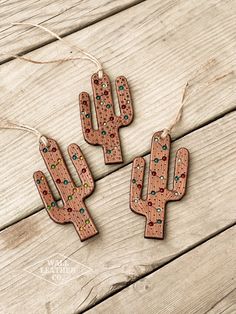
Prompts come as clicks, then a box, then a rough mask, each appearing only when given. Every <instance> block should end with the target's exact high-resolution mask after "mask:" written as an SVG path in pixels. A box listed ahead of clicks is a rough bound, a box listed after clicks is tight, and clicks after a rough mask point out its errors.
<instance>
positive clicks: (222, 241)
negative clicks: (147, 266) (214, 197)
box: [87, 227, 236, 314]
mask: <svg viewBox="0 0 236 314" xmlns="http://www.w3.org/2000/svg"><path fill="white" fill-rule="evenodd" d="M235 237H236V227H232V228H230V229H228V230H227V231H225V232H223V233H221V234H220V235H218V236H216V237H214V238H213V239H211V240H209V241H207V242H206V243H204V244H203V245H201V246H200V247H198V248H196V249H194V250H192V251H191V252H188V253H187V254H185V255H183V256H181V257H180V258H178V259H177V260H175V261H173V262H172V263H170V264H168V265H167V266H164V267H163V268H161V269H160V270H159V271H156V272H154V273H153V274H151V275H149V276H147V277H145V278H143V279H141V280H139V281H137V282H135V283H134V284H133V285H131V286H130V287H128V288H126V289H124V290H122V291H121V292H120V293H117V294H116V295H115V296H113V297H111V298H110V299H108V300H107V301H105V302H103V303H101V304H99V305H98V306H96V307H95V308H93V309H91V310H90V311H88V312H87V313H89V314H92V313H96V314H100V313H102V314H105V313H111V311H112V312H113V313H116V314H125V313H131V312H134V313H137V314H143V313H147V314H151V313H155V314H163V313H166V314H170V313H175V314H182V313H188V314H193V313H194V314H197V313H198V314H202V313H217V314H219V313H222V310H223V309H224V313H235V312H234V310H235V306H234V305H232V301H233V300H232V299H233V298H234V302H235V301H236V298H235V293H234V291H233V290H234V289H235V288H236V249H235ZM231 293H232V295H231ZM229 296H230V298H231V302H230V301H229V304H228V306H227V307H225V306H223V305H222V302H223V300H224V299H225V298H226V299H227V298H228V297H229ZM218 302H220V303H221V306H220V305H219V304H218ZM217 304H218V305H217ZM214 306H216V307H218V310H217V311H214V310H212V311H209V310H210V309H212V308H214ZM227 311H228V312H227Z"/></svg>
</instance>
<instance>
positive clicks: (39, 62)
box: [1, 23, 103, 79]
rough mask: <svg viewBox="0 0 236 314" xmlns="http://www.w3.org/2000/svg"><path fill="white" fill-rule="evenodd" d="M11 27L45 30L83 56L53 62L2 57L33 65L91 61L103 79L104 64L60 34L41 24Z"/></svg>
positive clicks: (13, 56) (17, 24)
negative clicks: (80, 60) (82, 60)
mask: <svg viewBox="0 0 236 314" xmlns="http://www.w3.org/2000/svg"><path fill="white" fill-rule="evenodd" d="M11 25H13V26H31V27H36V28H39V29H41V30H43V31H44V32H46V33H48V34H50V35H51V36H53V37H54V38H56V39H58V40H59V41H61V42H62V43H64V44H65V45H66V46H68V47H70V48H71V49H72V50H75V51H77V52H79V53H81V54H82V55H83V56H79V57H66V58H62V59H53V60H34V59H32V58H29V57H24V56H19V55H14V54H8V53H2V54H1V55H5V56H7V57H9V58H16V59H20V60H24V61H28V62H31V63H36V64H49V63H63V62H67V61H75V60H79V59H85V60H90V61H91V62H93V63H94V64H95V65H96V67H97V70H96V71H97V73H98V77H99V78H100V79H101V78H102V77H103V68H102V64H101V63H100V61H99V60H98V59H97V58H96V57H95V56H93V55H92V54H90V53H89V52H87V51H85V50H84V49H81V48H80V47H78V46H76V45H75V44H73V43H71V42H70V41H68V40H67V39H64V38H62V37H60V36H59V35H58V34H56V33H55V32H53V31H51V30H49V29H48V28H47V27H44V26H42V25H39V24H33V23H12V24H11Z"/></svg>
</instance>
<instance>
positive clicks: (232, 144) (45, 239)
mask: <svg viewBox="0 0 236 314" xmlns="http://www.w3.org/2000/svg"><path fill="white" fill-rule="evenodd" d="M235 122H236V112H234V113H231V114H228V115H226V116H225V117H223V118H222V119H219V120H217V121H216V122H214V123H211V124H210V125H208V126H206V127H204V128H201V129H199V130H197V131H194V132H192V133H191V134H189V135H187V136H185V137H183V138H181V139H180V140H177V141H176V142H174V143H173V145H172V158H173V157H174V153H175V151H176V150H177V148H179V147H181V146H184V147H187V148H188V149H189V151H190V154H191V164H190V176H189V182H188V191H187V194H186V195H185V197H184V198H183V199H182V200H181V201H180V202H172V203H170V204H169V205H168V209H167V225H166V238H165V240H163V241H158V240H150V239H149V240H148V239H144V238H143V230H144V217H142V216H139V215H135V214H134V213H133V212H131V210H130V209H129V185H130V173H131V165H128V166H126V167H124V168H122V169H120V170H119V171H116V172H114V173H112V174H110V175H108V176H106V177H105V178H103V179H101V180H99V181H98V183H97V192H96V193H95V194H94V195H92V196H91V198H89V199H88V202H87V205H88V208H90V212H91V214H92V215H93V218H94V220H95V222H96V225H97V227H98V229H99V231H100V234H99V235H98V236H97V237H95V238H93V239H91V240H89V241H86V242H83V243H81V242H80V241H79V239H78V236H77V234H76V232H75V230H74V228H73V226H72V225H71V226H70V225H68V226H63V225H58V224H55V223H54V222H52V221H51V219H49V218H48V215H47V213H46V212H45V210H42V211H40V212H38V213H35V214H34V215H32V216H30V217H28V218H26V219H23V220H21V221H20V222H18V223H16V224H14V225H12V226H10V227H8V228H6V229H5V230H3V231H2V232H1V233H0V251H1V252H4V254H1V257H0V265H1V266H0V267H1V269H0V277H1V282H0V300H1V302H2V306H4V307H6V308H8V311H9V312H10V313H16V312H17V313H32V312H33V313H46V312H49V313H63V314H66V313H74V312H76V311H81V310H83V309H86V308H87V307H88V306H90V305H93V304H95V303H96V302H97V301H99V300H101V299H102V298H104V297H106V296H108V295H110V293H112V292H114V291H116V290H117V289H119V288H121V287H124V286H126V285H127V283H129V282H131V281H133V280H136V279H137V278H139V277H140V276H144V275H145V274H147V273H148V272H150V271H152V270H154V269H156V268H157V267H158V266H160V265H163V264H164V263H166V262H167V261H169V260H170V259H172V258H174V257H176V256H177V255H179V254H181V253H183V252H185V251H186V250H189V249H190V248H192V247H193V246H196V245H197V244H199V243H200V242H201V241H204V240H206V239H207V238H209V237H211V236H213V235H214V234H215V233H217V232H219V231H221V230H223V229H225V228H227V227H229V226H231V225H232V224H233V223H234V222H235V221H236V217H235V199H236V197H235V185H236V168H235V154H236V123H235ZM171 168H173V164H172V167H171ZM227 243H228V241H227ZM56 253H60V254H63V255H65V256H66V257H70V258H72V259H73V260H75V261H77V262H79V263H82V264H83V265H87V266H88V267H90V268H91V269H90V270H89V271H88V272H87V273H86V274H83V275H82V276H80V277H78V278H74V279H73V280H71V281H69V282H68V283H66V285H59V286H55V285H53V284H49V283H48V282H46V281H44V280H40V279H39V278H38V277H35V276H33V275H32V274H29V273H27V272H25V271H24V269H25V267H30V269H31V270H34V271H35V272H36V274H37V275H40V271H41V268H40V265H37V267H36V266H35V267H33V265H34V264H35V263H37V262H40V261H41V260H43V259H49V260H53V258H50V257H51V256H52V255H53V254H56ZM41 275H42V274H41ZM13 278H14V279H13Z"/></svg>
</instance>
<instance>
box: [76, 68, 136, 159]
mask: <svg viewBox="0 0 236 314" xmlns="http://www.w3.org/2000/svg"><path fill="white" fill-rule="evenodd" d="M91 83H92V89H93V98H94V104H95V109H96V118H97V125H98V129H97V130H95V129H94V128H93V124H92V118H91V105H90V98H89V94H88V93H86V92H82V93H81V94H80V96H79V103H80V117H81V124H82V129H83V134H84V138H85V140H86V141H87V142H88V143H90V144H92V145H101V146H102V148H103V153H104V159H105V164H112V163H121V162H123V158H122V152H121V144H120V137H119V128H120V127H122V126H127V125H129V124H130V123H131V122H132V120H133V108H132V103H131V96H130V91H129V86H128V83H127V80H126V78H125V77H124V76H119V77H117V78H116V92H117V97H118V101H119V107H120V115H119V116H117V115H116V114H115V112H114V104H113V99H112V91H111V84H110V80H109V77H108V75H107V74H105V73H104V74H103V77H102V79H100V78H99V77H98V74H97V73H95V74H93V75H92V78H91Z"/></svg>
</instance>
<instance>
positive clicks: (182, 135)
mask: <svg viewBox="0 0 236 314" xmlns="http://www.w3.org/2000/svg"><path fill="white" fill-rule="evenodd" d="M145 1H146V0H145ZM235 111H236V106H235V107H233V109H232V110H227V111H226V112H225V113H222V114H219V115H218V116H217V118H216V119H212V120H211V121H210V122H209V123H208V122H206V123H202V124H201V125H199V126H198V127H196V128H194V129H190V130H189V131H188V132H185V133H183V134H181V136H178V137H173V138H174V139H173V140H172V141H171V143H174V142H176V141H177V140H179V139H181V138H184V137H185V136H187V135H189V134H191V133H194V132H195V131H198V130H200V129H202V128H204V127H206V126H207V125H209V124H211V123H212V122H214V121H217V120H220V119H221V118H223V117H224V116H227V115H228V114H231V113H233V112H235ZM149 154H150V149H149V150H147V151H145V152H144V154H142V155H141V157H146V156H148V155H149ZM132 162H133V161H132V160H130V161H129V162H127V163H123V164H122V165H119V166H118V167H117V168H116V169H114V170H113V171H111V172H109V173H106V174H104V175H102V176H99V177H98V178H97V179H94V182H95V186H96V182H98V181H100V180H102V179H104V178H105V177H107V176H109V175H111V174H112V173H114V172H117V171H119V170H120V169H123V168H125V167H126V166H129V165H130V164H132ZM32 183H33V180H32ZM55 200H56V201H57V202H59V201H61V198H56V197H55ZM44 209H45V207H44V206H43V205H42V206H40V207H38V208H37V209H36V211H35V212H33V213H31V214H29V215H26V216H24V217H23V218H22V219H19V220H16V221H14V222H13V223H11V224H9V225H6V226H4V227H0V232H1V231H3V230H5V229H8V228H9V227H11V226H12V225H15V224H17V223H18V222H20V221H21V220H24V219H26V218H28V217H30V216H33V215H34V214H36V213H38V212H40V211H41V210H44Z"/></svg>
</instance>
